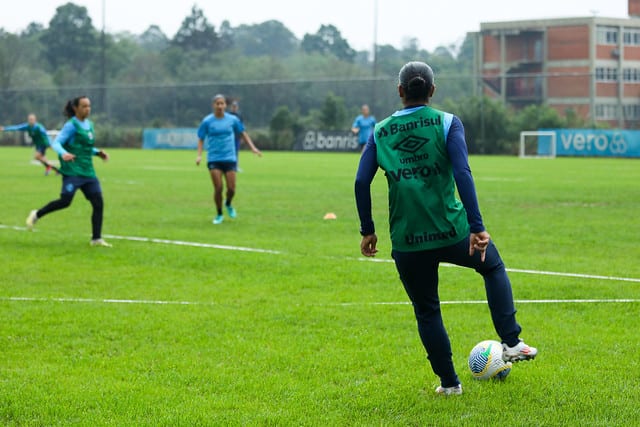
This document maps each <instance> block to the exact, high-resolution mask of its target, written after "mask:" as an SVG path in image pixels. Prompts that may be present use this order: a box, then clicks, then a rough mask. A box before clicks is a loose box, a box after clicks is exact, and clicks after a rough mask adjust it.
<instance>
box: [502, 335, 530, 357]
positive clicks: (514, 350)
mask: <svg viewBox="0 0 640 427" xmlns="http://www.w3.org/2000/svg"><path fill="white" fill-rule="evenodd" d="M537 355H538V349H537V348H535V347H529V346H528V345H527V344H525V343H524V341H522V340H520V342H519V343H518V344H516V345H515V346H513V347H509V346H508V345H506V344H502V359H503V360H504V361H505V362H519V361H521V360H531V359H535V357H536V356H537Z"/></svg>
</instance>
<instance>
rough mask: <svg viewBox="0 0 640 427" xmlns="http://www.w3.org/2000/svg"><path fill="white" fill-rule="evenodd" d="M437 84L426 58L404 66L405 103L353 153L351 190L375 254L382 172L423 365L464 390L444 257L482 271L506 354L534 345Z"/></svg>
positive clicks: (530, 354) (530, 353)
mask: <svg viewBox="0 0 640 427" xmlns="http://www.w3.org/2000/svg"><path fill="white" fill-rule="evenodd" d="M434 91H435V84H434V78H433V71H432V70H431V68H430V67H429V66H428V65H427V64H425V63H423V62H410V63H408V64H406V65H405V66H404V67H402V69H401V70H400V74H399V84H398V93H399V95H400V98H401V99H402V103H403V105H404V108H403V109H402V110H399V111H397V112H395V113H394V114H392V115H391V116H390V117H388V118H386V119H385V120H383V121H382V122H380V123H378V124H377V125H376V127H375V130H374V132H373V134H372V135H371V137H370V139H369V141H368V142H367V145H366V147H365V149H364V152H363V153H362V157H361V158H360V165H359V167H358V173H357V176H356V184H355V191H356V203H357V207H358V215H359V217H360V234H361V235H362V242H361V244H360V251H361V252H362V254H363V255H365V256H367V257H372V256H375V254H376V253H377V251H378V250H377V242H378V238H377V236H376V234H375V227H374V223H373V219H372V216H371V189H370V186H371V182H372V181H373V178H374V176H375V174H376V171H377V170H378V169H379V168H380V169H382V170H384V172H385V176H386V178H387V183H388V187H389V226H390V234H391V246H392V256H393V259H394V261H395V264H396V268H397V270H398V273H399V275H400V280H401V281H402V284H403V285H404V288H405V290H406V292H407V295H408V296H409V299H410V300H411V302H412V304H413V308H414V312H415V316H416V319H417V323H418V332H419V334H420V339H421V341H422V344H423V345H424V348H425V350H426V352H427V356H428V358H429V362H430V363H431V367H432V369H433V371H434V372H435V374H436V375H438V377H439V378H440V386H438V387H437V388H436V392H437V393H439V394H445V395H449V394H462V386H461V384H460V380H459V378H458V375H457V374H456V370H455V368H454V366H453V361H452V353H451V343H450V342H449V336H448V335H447V331H446V329H445V327H444V324H443V321H442V316H441V314H440V299H439V296H438V266H439V264H440V263H441V262H447V263H452V264H457V265H460V266H463V267H469V268H473V269H474V270H476V271H477V272H478V273H480V274H481V275H482V277H483V279H484V282H485V289H486V293H487V301H488V303H489V309H490V310H491V317H492V320H493V324H494V327H495V329H496V332H497V333H498V335H499V336H500V338H501V340H502V343H503V358H504V359H505V360H506V361H509V362H516V361H519V360H529V359H533V358H534V357H535V356H536V354H537V349H535V348H534V347H530V346H528V345H526V344H525V343H524V341H522V340H520V338H519V335H520V331H521V328H520V325H518V323H517V322H516V317H515V313H516V310H515V307H514V303H513V295H512V291H511V283H510V282H509V277H508V276H507V273H506V269H505V266H504V263H503V262H502V259H501V258H500V254H499V253H498V250H497V249H496V246H495V245H494V244H493V242H492V241H491V236H489V233H487V231H486V230H485V227H484V225H483V222H482V216H481V214H480V209H479V207H478V200H477V197H476V191H475V185H474V182H473V177H472V175H471V169H470V168H469V162H468V156H467V145H466V141H465V138H464V127H463V126H462V122H461V121H460V119H458V118H457V117H456V116H454V115H453V114H451V113H446V112H443V111H439V110H437V109H435V108H432V107H431V106H430V105H429V100H430V98H431V97H432V96H433V93H434ZM456 189H457V191H458V194H459V195H460V200H459V199H458V198H457V197H456Z"/></svg>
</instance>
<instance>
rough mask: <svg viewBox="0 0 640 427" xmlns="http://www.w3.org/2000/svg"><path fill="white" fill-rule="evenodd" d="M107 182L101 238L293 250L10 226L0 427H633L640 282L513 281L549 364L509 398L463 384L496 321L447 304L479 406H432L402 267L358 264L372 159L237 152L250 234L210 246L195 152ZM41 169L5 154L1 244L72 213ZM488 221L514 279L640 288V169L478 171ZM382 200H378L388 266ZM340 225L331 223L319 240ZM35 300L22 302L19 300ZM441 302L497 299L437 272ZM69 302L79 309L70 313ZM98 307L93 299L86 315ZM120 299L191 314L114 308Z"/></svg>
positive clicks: (206, 199) (462, 400)
mask: <svg viewBox="0 0 640 427" xmlns="http://www.w3.org/2000/svg"><path fill="white" fill-rule="evenodd" d="M110 154H111V155H112V160H111V162H110V163H108V164H102V163H98V162H99V161H97V162H96V165H97V169H98V174H99V176H100V179H101V182H102V185H103V190H104V195H105V202H106V210H105V226H104V232H105V233H106V234H111V235H116V236H141V237H151V238H160V239H171V240H180V241H187V242H200V243H214V244H220V245H232V246H243V247H251V248H262V249H272V250H277V251H281V252H282V253H281V254H279V255H274V254H268V253H252V252H239V251H230V250H221V249H212V248H202V247H200V248H199V247H189V246H175V245H167V244H159V243H150V242H137V241H127V240H117V239H115V238H112V239H110V241H111V243H113V244H114V247H113V248H111V249H107V248H90V247H89V246H88V240H89V237H90V223H89V216H90V206H89V204H88V203H87V202H86V201H85V200H84V198H83V196H82V195H81V194H78V195H77V196H76V200H75V201H74V203H73V205H72V206H71V207H70V208H69V209H67V210H65V211H63V212H57V213H55V214H52V215H51V216H48V217H46V218H44V219H42V220H41V222H39V223H38V226H37V232H33V233H28V232H25V231H20V230H14V229H11V228H0V259H1V260H2V261H1V264H0V423H1V424H5V425H69V424H77V425H114V426H122V425H185V426H186V425H314V426H315V425H317V426H326V425H358V426H369V425H397V426H406V425H415V426H423V425H469V426H476V425H487V424H490V425H496V424H497V423H500V424H501V425H516V426H519V425H592V426H600V425H602V426H611V425H637V424H639V423H640V409H639V407H640V405H638V402H640V387H638V379H639V378H640V363H639V362H638V359H639V354H638V342H639V341H640V331H639V329H640V328H638V326H639V323H638V318H639V316H640V303H638V302H627V303H613V302H606V303H604V302H601V303H569V302H564V303H538V304H534V303H528V302H526V301H524V300H533V299H536V300H540V299H558V300H569V299H618V298H627V299H636V300H637V299H640V283H638V282H637V281H636V282H630V281H627V282H625V281H615V280H613V281H612V280H599V279H584V278H576V277H562V276H559V277H558V276H544V275H535V274H523V273H512V274H511V279H512V282H513V287H514V294H515V298H516V299H518V300H523V301H522V302H519V303H518V304H517V306H518V309H519V312H518V320H519V322H520V323H521V324H522V325H523V328H524V331H523V337H524V338H525V339H526V340H527V341H528V342H530V343H531V344H532V345H535V346H537V347H538V349H539V351H540V356H539V357H538V359H536V360H535V361H534V362H530V363H529V362H528V363H521V364H518V365H516V366H515V367H514V369H513V371H512V372H511V374H510V376H509V377H508V378H507V380H506V381H504V382H501V383H496V382H477V381H474V380H472V378H471V375H470V373H469V372H468V370H467V368H466V357H467V355H468V352H469V350H470V349H471V348H472V347H473V346H474V345H475V343H477V342H478V341H481V340H484V339H496V338H497V337H496V336H495V332H494V331H493V328H492V325H491V321H490V317H489V312H488V309H487V307H486V305H484V304H472V305H456V304H447V305H443V315H444V319H445V323H446V325H447V328H448V331H449V333H450V336H451V340H452V345H453V350H454V359H455V364H456V367H457V369H458V373H459V374H460V376H461V379H462V381H463V385H464V387H465V394H464V395H462V396H459V397H452V398H443V397H441V396H436V395H435V394H434V393H433V389H434V388H435V386H436V385H438V381H437V378H436V377H435V376H434V374H433V373H432V372H431V369H430V367H429V366H428V363H427V361H426V359H425V355H424V351H423V349H422V347H421V345H420V342H419V339H418V335H417V332H416V327H415V320H414V318H413V313H412V310H411V307H410V306H409V305H406V304H394V305H376V304H372V303H376V302H398V303H404V302H406V301H407V297H406V295H405V294H404V291H403V289H402V286H401V285H400V283H399V281H398V279H397V275H396V273H395V269H394V266H393V264H391V263H369V262H360V261H358V258H359V240H360V239H359V235H358V220H357V215H356V211H355V205H354V201H353V194H352V193H353V190H352V188H353V177H354V173H355V170H356V167H357V161H358V159H357V156H356V155H351V154H301V153H266V154H265V156H264V157H263V158H262V159H258V158H255V157H254V156H251V155H250V154H248V153H243V154H242V161H241V163H242V167H243V169H244V170H245V172H244V173H242V174H240V175H239V179H238V194H237V201H236V203H235V205H236V208H237V210H238V213H239V216H238V218H237V219H236V220H234V221H229V220H227V221H226V222H225V223H224V224H222V225H221V226H213V225H211V223H210V221H211V219H212V217H213V213H214V212H213V206H212V201H211V184H210V182H209V178H208V176H207V173H206V169H205V168H203V167H200V168H197V167H195V165H194V164H193V159H194V157H195V153H191V152H189V153H187V152H155V151H125V150H112V151H111V153H110ZM30 155H31V154H30V152H29V151H28V150H26V149H17V148H2V149H0V183H1V187H0V198H1V199H2V205H1V206H2V209H1V210H0V224H2V225H5V226H22V225H23V224H24V219H25V217H26V215H27V213H28V212H29V210H30V209H33V208H37V207H40V206H42V205H44V204H45V203H46V202H48V201H49V200H51V199H53V198H55V197H56V195H57V194H58V192H59V187H60V179H59V178H57V177H53V176H50V177H44V176H42V169H41V168H39V167H36V166H31V165H30V164H29V162H28V160H29V156H30ZM471 165H472V168H473V170H474V175H475V177H476V184H477V187H478V194H479V199H480V204H481V208H482V211H483V215H484V219H485V223H486V225H487V227H488V230H489V232H490V233H491V234H492V236H493V238H494V240H495V242H496V244H497V245H498V247H499V248H500V250H501V253H502V256H503V258H504V260H505V263H506V264H507V266H508V267H510V268H517V269H533V270H545V271H557V272H569V273H583V274H592V275H603V276H618V277H629V278H635V279H638V278H640V262H638V260H639V259H640V245H638V242H637V239H638V232H639V231H640V219H639V218H638V212H640V190H639V188H640V187H639V183H640V167H639V166H640V164H639V163H638V161H633V160H620V159H555V160H520V159H516V158H506V157H474V158H472V159H471ZM385 190H386V183H385V181H384V177H383V175H382V174H379V175H378V177H377V178H376V181H375V182H374V187H373V191H374V217H375V218H376V220H377V225H378V235H379V238H380V243H379V248H380V256H379V258H382V259H389V252H390V245H389V241H388V233H387V231H386V195H385ZM326 212H335V213H336V214H337V216H338V219H337V220H336V221H323V220H322V216H323V215H324V214H325V213H326ZM19 297H24V298H31V299H30V300H26V301H25V300H17V299H16V298H19ZM441 298H442V300H444V301H460V300H483V298H484V290H483V286H482V283H481V279H480V278H479V277H478V276H477V275H476V274H475V273H474V272H472V271H467V270H463V269H459V268H442V269H441ZM61 299H62V300H61ZM72 299H86V300H87V301H84V302H82V301H76V302H73V301H70V300H72ZM105 299H122V300H136V301H142V300H154V301H169V302H178V301H184V302H191V303H193V304H190V305H186V304H183V305H179V304H155V305H154V304H142V303H128V304H127V303H106V302H103V300H105Z"/></svg>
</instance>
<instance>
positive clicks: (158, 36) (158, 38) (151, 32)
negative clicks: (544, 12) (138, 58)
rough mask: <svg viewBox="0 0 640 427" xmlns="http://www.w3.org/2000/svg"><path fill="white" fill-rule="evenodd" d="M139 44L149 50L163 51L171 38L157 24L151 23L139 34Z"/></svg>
mask: <svg viewBox="0 0 640 427" xmlns="http://www.w3.org/2000/svg"><path fill="white" fill-rule="evenodd" d="M138 44H139V45H140V46H141V47H142V48H143V49H144V50H146V51H147V52H162V51H163V50H165V49H166V48H167V46H169V39H168V38H167V36H166V35H165V34H164V33H163V32H162V30H161V29H160V27H158V26H157V25H151V26H149V28H147V29H146V31H145V32H144V33H142V34H141V35H140V36H138Z"/></svg>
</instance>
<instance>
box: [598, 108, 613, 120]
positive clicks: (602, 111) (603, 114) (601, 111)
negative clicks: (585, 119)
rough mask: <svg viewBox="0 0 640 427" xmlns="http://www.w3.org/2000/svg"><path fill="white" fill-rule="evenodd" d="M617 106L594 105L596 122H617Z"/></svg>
mask: <svg viewBox="0 0 640 427" xmlns="http://www.w3.org/2000/svg"><path fill="white" fill-rule="evenodd" d="M617 119H618V105H617V104H596V120H617Z"/></svg>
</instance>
